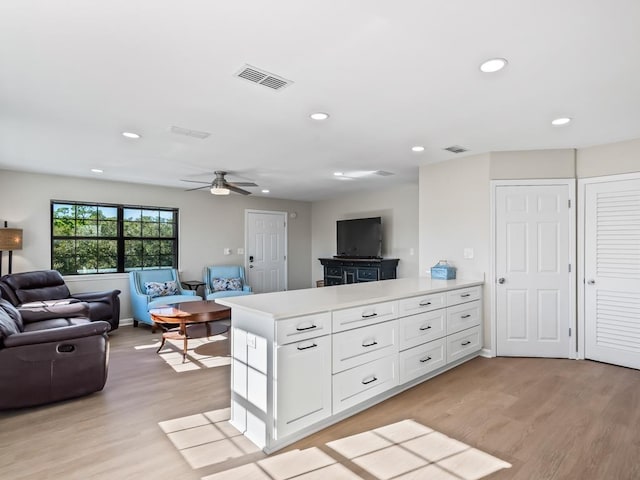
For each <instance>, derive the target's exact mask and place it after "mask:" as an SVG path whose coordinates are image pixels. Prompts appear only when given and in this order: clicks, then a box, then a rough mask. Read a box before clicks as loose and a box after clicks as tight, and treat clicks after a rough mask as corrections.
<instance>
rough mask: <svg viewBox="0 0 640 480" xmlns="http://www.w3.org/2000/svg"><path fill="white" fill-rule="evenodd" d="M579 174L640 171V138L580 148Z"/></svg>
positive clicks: (595, 174) (611, 173)
mask: <svg viewBox="0 0 640 480" xmlns="http://www.w3.org/2000/svg"><path fill="white" fill-rule="evenodd" d="M577 162H578V164H577V176H578V178H585V177H600V176H604V175H615V174H619V173H634V172H640V139H636V140H629V141H626V142H617V143H609V144H607V145H598V146H595V147H589V148H580V149H578V155H577Z"/></svg>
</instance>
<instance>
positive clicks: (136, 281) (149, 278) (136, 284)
mask: <svg viewBox="0 0 640 480" xmlns="http://www.w3.org/2000/svg"><path fill="white" fill-rule="evenodd" d="M149 282H153V283H154V284H165V283H166V282H174V284H171V283H170V284H169V288H168V289H162V288H160V287H162V286H161V285H151V287H152V290H153V289H154V288H153V287H158V288H156V289H155V290H156V292H154V293H155V295H154V294H152V295H149V294H147V291H148V289H147V287H146V286H145V283H149ZM129 286H130V287H131V309H132V310H133V326H134V327H137V326H138V322H142V323H147V324H149V325H153V321H152V320H151V316H150V315H149V309H150V308H158V307H160V306H162V305H167V304H169V303H179V302H193V301H197V300H202V297H198V296H197V295H196V292H194V291H193V290H187V289H184V288H182V285H181V284H180V278H179V277H178V271H177V270H176V269H175V268H160V269H155V270H134V271H132V272H129ZM172 290H173V292H172Z"/></svg>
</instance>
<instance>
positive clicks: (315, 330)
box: [276, 312, 331, 345]
mask: <svg viewBox="0 0 640 480" xmlns="http://www.w3.org/2000/svg"><path fill="white" fill-rule="evenodd" d="M330 333H331V313H329V312H324V313H318V314H314V315H304V316H300V317H295V318H287V319H286V320H278V321H276V343H277V344H278V345H285V344H287V343H292V342H299V341H301V340H305V339H307V338H313V337H318V336H320V335H328V334H330Z"/></svg>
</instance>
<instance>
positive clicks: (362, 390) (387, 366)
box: [333, 355, 398, 414]
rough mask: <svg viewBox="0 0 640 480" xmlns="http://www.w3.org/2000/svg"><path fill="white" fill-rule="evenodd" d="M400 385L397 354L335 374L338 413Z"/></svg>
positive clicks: (334, 384) (334, 393)
mask: <svg viewBox="0 0 640 480" xmlns="http://www.w3.org/2000/svg"><path fill="white" fill-rule="evenodd" d="M396 385H398V360H397V356H395V355H394V356H389V357H383V358H380V359H378V360H374V361H372V362H368V363H365V364H363V365H360V366H358V367H355V368H352V369H350V370H346V371H344V372H341V373H338V374H337V375H334V376H333V413H334V414H336V413H338V412H341V411H342V410H345V409H347V408H349V407H353V406H355V405H357V404H359V403H362V402H364V401H365V400H367V399H369V398H371V397H374V396H375V395H377V394H379V393H383V392H385V391H387V390H389V389H390V388H393V387H395V386H396Z"/></svg>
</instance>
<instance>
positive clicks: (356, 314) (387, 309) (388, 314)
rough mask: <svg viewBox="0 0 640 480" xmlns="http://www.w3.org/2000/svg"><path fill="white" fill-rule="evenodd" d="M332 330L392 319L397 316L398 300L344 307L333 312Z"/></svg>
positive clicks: (341, 329)
mask: <svg viewBox="0 0 640 480" xmlns="http://www.w3.org/2000/svg"><path fill="white" fill-rule="evenodd" d="M332 315H333V331H334V333H335V332H341V331H343V330H349V329H351V328H358V327H364V326H367V325H371V324H373V323H379V322H384V321H386V320H392V319H394V318H396V317H397V316H398V302H383V303H372V304H370V305H365V306H362V307H354V308H345V309H343V310H336V311H334V312H333V314H332Z"/></svg>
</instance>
